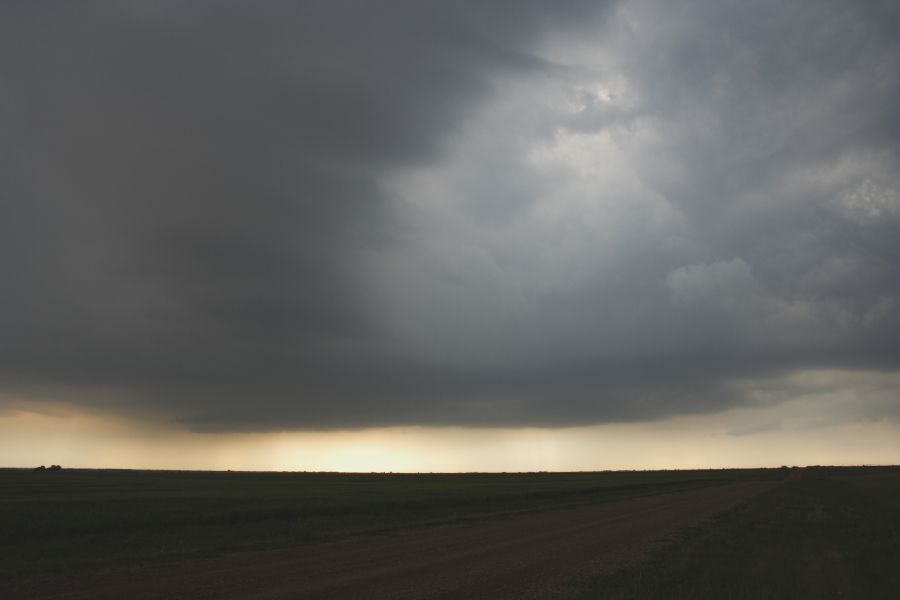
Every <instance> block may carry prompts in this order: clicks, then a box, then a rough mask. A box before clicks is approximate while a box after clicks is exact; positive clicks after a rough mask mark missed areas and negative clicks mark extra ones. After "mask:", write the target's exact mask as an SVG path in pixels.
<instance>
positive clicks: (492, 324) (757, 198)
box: [0, 0, 900, 431]
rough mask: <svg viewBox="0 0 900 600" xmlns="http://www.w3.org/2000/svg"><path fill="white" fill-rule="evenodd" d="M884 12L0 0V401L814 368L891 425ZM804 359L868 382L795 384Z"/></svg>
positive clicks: (516, 414)
mask: <svg viewBox="0 0 900 600" xmlns="http://www.w3.org/2000/svg"><path fill="white" fill-rule="evenodd" d="M898 31H900V4H898V3H897V2H893V1H884V2H876V1H872V2H837V1H835V2H830V1H821V0H815V1H809V2H804V1H796V2H781V1H778V2H776V1H771V2H770V1H762V2H744V3H738V2H718V1H708V2H707V1H699V0H698V1H693V0H688V1H685V2H666V1H663V0H656V1H629V0H626V1H622V2H533V3H532V2H527V3H526V2H483V1H478V2H412V1H410V2H400V1H393V0H392V1H389V2H349V1H329V2H324V1H323V2H277V1H267V2H243V1H241V2H238V1H233V2H232V1H216V2H212V1H194V2H166V1H153V2H141V1H109V2H66V1H57V2H52V1H46V2H4V3H3V4H2V6H0V203H2V204H0V286H2V294H0V391H5V392H7V393H9V394H14V395H15V396H16V397H17V398H33V399H35V400H36V401H39V400H40V399H42V398H47V397H53V398H54V400H57V401H60V400H62V401H65V402H67V403H71V404H73V405H78V406H85V407H91V408H95V409H100V410H104V411H110V413H115V414H122V415H132V416H135V415H157V416H160V417H161V418H164V419H168V420H171V421H173V422H175V423H179V424H181V425H182V426H185V427H188V428H190V429H193V430H198V431H271V430H281V429H296V430H319V429H345V428H350V429H353V428H365V427H376V426H379V427H380V426H394V425H461V426H476V427H480V426H504V427H505V426H514V427H519V426H551V427H555V426H569V425H578V424H595V423H604V422H612V421H643V420H652V419H660V418H664V417H667V416H672V415H680V414H703V413H714V412H716V411H721V410H724V409H727V408H731V407H739V406H745V405H751V404H753V405H756V404H759V403H773V404H777V403H778V402H781V401H783V400H784V399H786V398H790V397H796V396H798V395H799V396H804V395H807V396H808V395H814V394H827V393H829V392H832V391H835V390H840V389H843V388H842V386H844V387H846V390H849V393H858V394H859V397H860V401H859V409H858V410H859V413H860V414H864V415H865V416H866V418H870V419H879V418H882V417H897V416H900V386H898V383H897V382H898V379H896V378H894V377H893V375H896V374H898V372H900V108H898V107H900V36H898V35H897V32H898ZM826 370H827V371H830V372H837V373H855V374H858V373H876V372H878V373H879V376H878V377H873V379H872V380H868V381H867V380H866V379H865V378H862V379H861V378H860V377H859V376H858V375H853V376H852V377H850V376H848V377H847V378H846V383H842V381H844V380H842V379H841V378H840V377H833V378H829V379H828V382H827V384H823V383H822V382H821V381H820V380H815V381H809V380H805V379H804V380H799V379H797V378H796V377H793V376H794V375H796V374H797V373H803V372H809V371H826ZM885 374H887V375H889V376H891V377H887V378H885V377H883V375H885ZM823 386H824V387H823ZM846 390H845V391H846ZM0 398H2V396H0ZM0 402H3V400H2V399H0ZM823 410H825V409H824V408H823ZM835 418H851V417H850V416H846V415H843V416H836V417H835Z"/></svg>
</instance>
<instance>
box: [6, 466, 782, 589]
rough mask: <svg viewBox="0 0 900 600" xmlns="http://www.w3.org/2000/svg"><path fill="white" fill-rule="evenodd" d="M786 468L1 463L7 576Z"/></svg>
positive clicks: (212, 552)
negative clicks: (371, 470)
mask: <svg viewBox="0 0 900 600" xmlns="http://www.w3.org/2000/svg"><path fill="white" fill-rule="evenodd" d="M783 472H784V471H783V470H773V469H769V470H765V469H756V470H752V469H748V470H736V469H735V470H704V471H656V472H634V471H620V472H598V473H521V474H339V473H247V472H234V473H232V472H184V471H181V472H178V471H116V470H63V471H58V472H32V471H30V470H17V469H5V470H0V515H2V518H0V583H2V582H4V581H6V582H8V583H11V582H15V581H22V580H24V579H32V578H41V577H45V576H59V575H76V574H79V573H83V572H86V571H91V570H98V569H107V568H118V567H123V566H133V565H142V564H150V563H160V562H169V561H177V560H185V559H194V558H207V557H212V556H220V555H223V554H227V553H231V552H237V551H248V550H263V549H275V548H284V547H289V546H293V545H299V544H308V543H315V542H322V541H330V540H336V539H340V538H346V537H351V536H359V535H368V534H374V533H384V532H391V531H397V530H401V529H406V528H411V527H421V526H427V525H438V524H444V523H457V522H463V521H469V520H476V519H484V518H493V517H498V516H503V515H511V514H516V513H522V512H530V511H541V510H550V509H557V508H565V507H574V506H579V505H584V504H592V503H599V502H607V501H611V500H618V499H623V498H630V497H636V496H642V495H647V494H657V493H664V492H672V491H679V490H686V489H693V488H697V487H702V486H706V485H711V484H715V483H725V482H729V481H737V480H746V479H772V478H777V477H781V476H783Z"/></svg>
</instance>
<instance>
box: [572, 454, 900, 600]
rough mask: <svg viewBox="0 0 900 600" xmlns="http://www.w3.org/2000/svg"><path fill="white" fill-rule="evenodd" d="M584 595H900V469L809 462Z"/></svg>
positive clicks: (595, 599) (593, 599)
mask: <svg viewBox="0 0 900 600" xmlns="http://www.w3.org/2000/svg"><path fill="white" fill-rule="evenodd" d="M796 473H797V475H798V476H796V477H791V478H789V480H787V481H786V482H785V483H784V484H783V485H781V486H778V487H777V488H775V489H774V490H773V491H771V492H769V493H767V494H765V495H763V496H761V497H760V498H758V499H756V500H754V501H752V502H750V503H748V504H745V505H743V506H740V507H738V508H737V509H735V510H734V511H732V512H730V513H727V514H725V515H723V516H721V517H719V518H717V519H714V520H712V521H710V522H708V523H706V524H704V525H701V526H699V527H697V528H695V529H694V530H693V531H691V532H688V534H687V535H686V536H685V537H684V539H681V540H680V541H678V542H677V543H675V544H672V545H668V546H666V547H664V548H662V549H661V550H659V551H658V552H657V553H656V554H655V555H654V556H653V558H652V559H651V560H649V561H647V562H645V563H642V564H640V565H637V566H635V567H633V568H631V569H629V570H626V571H623V572H620V573H618V574H614V575H611V576H608V577H604V578H600V579H597V580H595V581H592V582H589V583H588V584H587V585H586V589H585V592H584V594H583V596H582V597H581V599H580V600H600V599H603V600H619V599H625V598H629V599H630V598H647V599H688V598H690V599H697V598H704V599H705V598H709V599H713V598H715V599H751V598H753V599H758V598H790V599H810V600H812V599H817V600H818V599H822V598H844V599H846V598H860V599H866V600H868V599H885V600H887V599H894V598H900V468H898V467H869V468H839V467H822V468H806V469H802V470H799V471H797V472H796Z"/></svg>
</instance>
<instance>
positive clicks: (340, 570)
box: [6, 481, 776, 600]
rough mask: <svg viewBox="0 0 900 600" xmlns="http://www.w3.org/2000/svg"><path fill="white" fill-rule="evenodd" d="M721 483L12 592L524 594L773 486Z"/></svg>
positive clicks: (105, 595) (602, 565)
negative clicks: (589, 504)
mask: <svg viewBox="0 0 900 600" xmlns="http://www.w3.org/2000/svg"><path fill="white" fill-rule="evenodd" d="M775 485H776V483H775V482H764V481H752V482H740V483H731V484H726V485H716V486H711V487H706V488H701V489H697V490H691V491H686V492H678V493H670V494H660V495H655V496H644V497H639V498H633V499H630V500H624V501H618V502H611V503H608V504H602V505H597V506H589V507H582V508H576V509H569V510H561V511H554V512H547V513H540V514H532V515H522V516H516V517H511V518H506V519H502V520H496V521H489V522H481V523H476V524H472V525H458V526H452V527H440V528H435V529H428V530H420V531H413V532H406V533H402V534H398V535H394V536H382V537H373V538H367V539H362V540H349V541H345V542H338V543H332V544H325V545H319V546H306V547H302V548H297V549H292V550H285V551H278V552H261V553H254V554H243V555H237V556H232V557H228V558H222V559H215V560H209V561H202V562H199V561H198V562H192V563H184V564H180V565H173V566H167V567H154V568H146V569H137V570H130V571H123V572H121V573H110V574H106V575H104V576H102V577H100V576H97V577H94V578H86V579H79V580H75V581H67V582H63V581H58V582H47V583H44V584H41V585H39V586H35V587H34V588H32V589H28V588H25V587H20V588H18V589H15V590H11V591H12V593H13V595H12V596H6V597H9V598H23V599H26V598H27V599H46V600H50V599H53V600H63V599H66V600H86V599H92V600H93V599H98V600H104V599H113V598H115V599H120V598H131V599H149V598H217V599H220V598H221V599H229V600H231V599H249V600H283V599H303V600H326V599H327V600H349V599H354V600H356V599H369V600H381V599H390V600H407V599H409V600H413V599H415V600H419V599H421V600H457V599H461V598H465V599H469V600H479V599H485V600H488V599H490V600H503V599H507V598H509V599H512V598H515V599H517V600H520V599H527V598H558V597H565V595H566V592H567V586H566V582H568V581H571V580H573V579H578V578H581V577H586V576H591V575H597V574H601V573H606V572H611V571H614V570H617V569H619V568H622V567H623V566H626V565H628V564H631V563H633V562H635V561H637V560H640V559H641V557H642V556H643V555H645V554H646V552H647V551H648V549H649V548H651V547H652V545H653V543H654V542H656V541H658V540H660V539H663V538H665V537H666V536H670V535H671V534H672V533H674V532H675V531H677V530H679V529H681V528H684V527H687V526H690V525H693V524H695V523H697V522H699V521H701V520H704V519H707V518H709V517H711V516H714V515H716V514H718V513H720V512H722V511H725V510H728V509H729V508H732V507H734V506H736V505H737V504H740V503H741V502H744V501H746V500H748V499H750V498H752V497H753V496H755V495H757V494H759V493H761V492H763V491H766V490H768V489H771V488H772V487H774V486H775Z"/></svg>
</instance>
